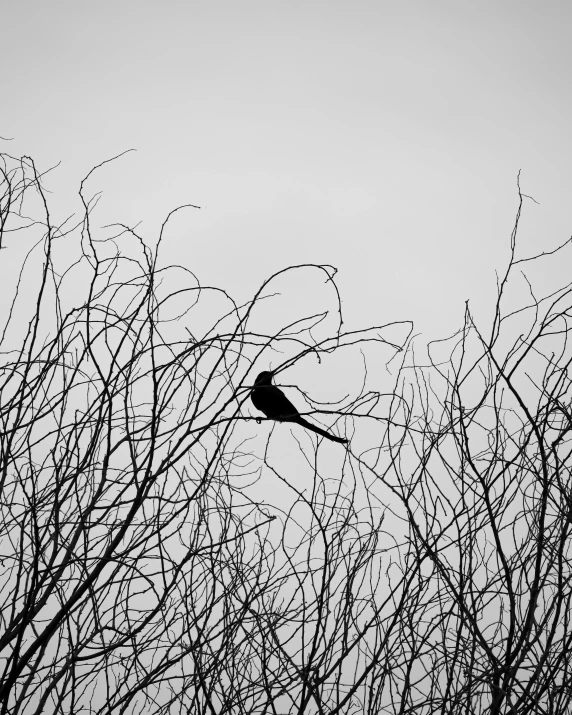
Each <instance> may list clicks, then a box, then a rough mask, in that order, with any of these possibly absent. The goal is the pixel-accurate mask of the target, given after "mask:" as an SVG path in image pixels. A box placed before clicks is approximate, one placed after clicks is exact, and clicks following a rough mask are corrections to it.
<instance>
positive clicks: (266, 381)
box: [250, 371, 348, 444]
mask: <svg viewBox="0 0 572 715" xmlns="http://www.w3.org/2000/svg"><path fill="white" fill-rule="evenodd" d="M250 397H251V399H252V403H253V405H254V406H255V407H256V409H257V410H260V412H262V413H263V414H264V415H265V416H266V417H268V418H269V419H271V420H277V421H278V422H294V423H295V424H298V425H301V426H302V427H305V428H306V429H308V430H311V431H312V432H315V433H316V434H319V435H321V436H322V437H326V438H327V439H331V440H332V442H341V443H343V444H345V443H346V442H347V441H348V440H347V439H343V437H336V435H333V434H330V432H327V431H326V430H324V429H321V428H320V427H316V425H313V424H312V423H311V422H308V420H305V419H304V418H303V417H302V416H301V415H300V413H299V412H298V410H297V409H296V408H295V407H294V405H293V404H292V403H291V402H290V400H289V399H288V398H287V397H286V395H285V394H284V393H283V392H282V390H281V389H280V388H279V387H276V385H273V384H272V373H271V372H268V371H265V372H261V373H260V375H259V376H258V377H257V378H256V380H255V382H254V388H253V390H252V393H251V396H250Z"/></svg>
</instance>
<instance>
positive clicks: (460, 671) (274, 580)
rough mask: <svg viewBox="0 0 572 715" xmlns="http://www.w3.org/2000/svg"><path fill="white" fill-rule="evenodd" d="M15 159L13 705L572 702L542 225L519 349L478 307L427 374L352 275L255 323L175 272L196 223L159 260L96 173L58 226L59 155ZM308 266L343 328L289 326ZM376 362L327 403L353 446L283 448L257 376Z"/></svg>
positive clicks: (8, 501)
mask: <svg viewBox="0 0 572 715" xmlns="http://www.w3.org/2000/svg"><path fill="white" fill-rule="evenodd" d="M2 167H3V170H2V177H3V183H2V190H1V194H0V195H1V196H2V198H1V200H0V221H1V223H0V229H1V230H0V241H1V243H0V245H1V246H2V247H3V248H5V249H6V251H3V252H2V253H1V254H0V256H1V258H2V259H3V260H7V259H6V255H7V254H8V253H9V252H10V251H13V252H14V253H17V251H18V250H22V248H21V247H22V246H25V247H26V248H25V251H26V255H25V258H24V257H23V259H22V261H21V265H22V273H21V274H20V278H19V280H17V281H15V282H14V297H13V301H12V302H11V303H8V304H7V308H6V311H5V318H6V320H5V326H4V327H3V332H2V350H3V352H2V363H1V365H0V369H1V374H0V407H1V418H2V421H1V425H0V431H1V434H0V444H1V450H2V451H1V468H2V469H1V477H0V478H1V480H2V497H1V501H0V510H1V519H0V569H1V581H0V587H1V592H0V657H1V658H2V661H1V663H0V668H1V673H2V675H1V685H0V702H2V712H3V713H8V712H9V713H14V714H16V713H26V715H27V714H28V713H39V712H54V713H56V712H61V713H80V712H82V713H84V712H94V713H107V712H122V713H123V712H126V713H139V712H146V711H149V712H154V713H174V712H193V713H195V712H196V713H233V714H234V713H245V714H246V713H249V714H250V713H285V712H292V713H294V712H296V713H302V712H304V713H336V712H339V713H371V714H373V713H380V712H386V713H405V712H413V711H415V712H420V713H434V712H438V711H440V712H444V713H457V712H458V713H461V712H464V713H465V712H471V713H480V712H490V713H505V712H506V713H531V712H538V713H565V712H567V711H568V709H569V707H570V692H571V690H570V687H571V683H570V677H569V675H568V673H569V671H570V667H569V662H568V660H569V652H570V648H569V644H570V638H571V636H570V628H569V616H570V593H571V590H570V567H569V553H568V540H569V534H570V524H571V522H572V516H571V514H572V511H571V509H572V495H571V494H570V436H569V435H570V431H571V420H572V414H571V406H570V403H571V396H570V381H569V374H568V370H569V365H570V348H569V345H568V342H567V332H568V320H569V319H570V308H571V306H570V297H571V291H570V286H566V287H564V288H563V289H562V290H559V291H555V292H554V293H553V294H552V295H551V296H548V297H546V298H543V299H536V298H534V297H531V299H530V301H529V303H528V304H527V305H523V306H521V308H520V309H519V310H518V311H512V313H510V312H509V313H508V314H507V312H506V311H505V309H504V300H505V295H506V292H507V291H508V290H509V289H510V286H511V285H512V275H513V273H514V268H515V266H517V265H518V264H519V263H522V259H520V260H519V259H518V258H517V257H516V229H517V226H518V217H519V216H520V208H519V214H518V217H517V224H516V226H515V231H514V233H513V238H512V246H511V248H512V253H511V259H510V262H509V266H508V269H507V271H506V275H505V276H504V277H503V279H502V280H501V281H500V283H499V295H498V301H497V310H496V315H495V316H494V320H493V325H492V330H489V331H488V333H486V334H485V332H484V331H482V330H481V329H480V328H479V327H478V326H477V325H476V324H475V322H474V320H473V318H472V315H471V313H470V311H469V310H468V308H467V312H466V317H465V324H464V326H463V328H462V330H461V331H460V332H459V333H458V335H457V336H455V337H454V338H452V339H451V340H450V341H449V343H446V342H445V343H441V344H440V345H439V346H430V349H429V353H428V355H429V359H428V360H427V361H425V363H424V364H423V362H424V361H420V360H418V359H417V358H416V353H415V351H414V345H413V342H412V341H411V333H410V326H409V324H406V323H403V324H397V323H396V324H390V325H385V326H381V327H375V328H370V329H367V330H360V331H349V332H348V331H345V330H344V329H343V322H342V319H341V316H342V313H341V300H340V297H339V295H338V292H337V288H336V285H335V270H334V269H333V268H331V267H329V266H298V267H290V268H287V269H285V271H281V272H280V273H278V274H275V275H274V276H272V277H271V278H270V279H269V280H268V281H267V282H265V283H264V285H263V286H262V287H261V288H260V290H258V291H257V292H256V293H255V294H254V296H253V298H252V299H251V300H250V301H249V302H247V303H246V304H244V305H237V304H236V303H235V302H234V301H233V300H232V299H231V297H230V296H229V295H227V294H226V293H225V292H224V291H221V290H218V289H214V288H209V287H205V286H202V285H201V284H200V283H199V281H198V280H197V278H196V277H195V276H194V275H193V274H192V273H190V271H189V270H188V269H185V268H183V267H181V266H171V267H163V266H162V265H161V263H160V260H159V256H160V248H161V243H162V241H163V240H164V233H165V230H166V226H167V221H168V218H167V221H166V222H165V224H164V225H163V228H162V230H161V232H160V236H159V237H158V239H157V240H156V241H155V244H154V246H153V248H151V246H150V244H148V242H146V241H145V240H144V239H143V237H142V236H140V235H139V234H138V233H137V232H136V230H135V229H132V228H130V227H128V226H122V225H115V226H113V227H108V228H107V229H100V228H97V229H95V228H94V225H93V224H94V215H95V214H94V209H95V203H96V202H95V201H93V200H89V199H88V198H87V196H88V194H87V186H88V183H86V182H83V183H82V187H81V194H80V195H81V198H82V201H83V207H84V212H83V216H82V217H81V221H80V222H79V223H77V224H74V223H73V220H72V219H70V220H69V221H67V222H64V223H63V224H61V225H57V223H54V222H53V221H52V218H51V216H50V211H49V207H48V201H47V194H46V191H45V189H44V187H43V177H42V176H41V175H40V174H39V172H38V171H37V170H36V167H35V165H34V163H33V162H32V161H31V160H29V159H26V158H24V159H22V160H16V159H13V158H11V157H9V156H6V155H5V156H4V157H3V164H2ZM521 201H522V196H521ZM28 216H33V218H28ZM36 234H37V235H36ZM28 237H31V239H30V238H28ZM29 240H36V241H37V242H36V244H35V245H34V246H32V247H31V248H30V249H29V250H28V241H29ZM565 250H566V249H565V248H564V247H560V248H559V249H558V251H557V253H556V255H557V256H558V255H563V253H564V251H565ZM534 260H547V261H549V260H552V259H551V257H550V256H548V255H546V256H544V255H543V256H539V257H536V258H534ZM298 275H303V276H304V280H308V278H307V276H308V275H311V276H314V278H316V277H317V279H318V280H320V276H322V277H323V279H324V280H325V281H326V283H325V288H326V289H327V290H328V291H329V295H330V297H331V299H330V302H329V305H328V307H327V311H326V310H324V311H323V312H316V313H315V314H307V313H304V314H301V315H296V317H295V318H294V319H290V318H288V319H285V320H284V321H283V322H282V323H281V324H280V325H276V317H275V316H274V314H272V318H273V320H274V324H273V326H272V329H271V330H267V329H266V330H264V329H262V328H261V327H260V326H261V325H263V324H264V319H259V316H260V315H262V316H263V318H264V316H265V315H266V317H267V314H265V313H264V309H265V308H264V307H265V306H266V305H267V304H268V301H270V300H271V298H269V296H271V295H272V294H273V292H274V290H275V288H274V286H276V285H280V287H281V289H282V290H284V286H286V289H285V290H286V291H288V289H289V288H288V286H289V285H290V286H292V290H295V288H296V285H297V281H298V280H299V279H298V278H297V276H298ZM289 277H292V279H293V280H292V282H291V283H290V284H289V283H288V279H289ZM531 295H532V291H531ZM221 306H222V307H221ZM334 319H335V326H334V327H333V328H331V326H332V325H333V322H332V321H333V320H334ZM513 325H515V326H516V338H514V335H513V328H512V326H513ZM511 335H513V338H511ZM448 344H450V345H451V347H450V349H448V348H447V345H448ZM378 348H379V349H378ZM437 348H439V349H440V352H443V350H444V351H445V356H444V357H443V356H440V357H436V353H435V350H436V349H437ZM356 350H363V351H365V352H364V355H365V357H366V363H365V365H366V367H368V368H369V371H370V372H372V368H373V367H375V365H373V364H372V362H371V361H372V360H379V361H383V362H388V363H389V369H391V370H393V371H394V372H395V377H394V378H393V383H392V387H391V389H389V390H384V391H383V393H382V392H381V391H377V392H376V391H368V390H367V388H366V387H365V383H366V381H365V380H364V387H363V389H362V390H361V391H360V392H359V393H358V394H356V395H353V396H351V397H347V398H344V399H342V400H341V401H340V402H339V403H336V404H327V405H324V404H318V403H316V402H312V401H311V400H310V398H309V397H308V399H307V404H308V405H309V407H308V410H307V411H308V412H310V413H311V414H313V416H314V417H318V418H320V419H322V418H323V420H324V421H325V422H327V423H328V424H329V425H330V427H332V426H334V423H335V427H334V428H335V429H339V430H340V431H342V432H343V433H344V434H347V435H348V436H350V437H351V438H352V441H351V444H350V446H349V449H347V450H346V449H345V448H343V447H340V446H339V445H335V446H334V445H332V444H329V445H327V446H326V445H323V446H322V443H321V440H318V439H317V438H315V437H313V436H309V435H307V434H304V433H301V432H300V431H299V432H295V431H294V430H293V431H292V434H291V436H290V439H291V444H292V445H294V446H295V450H294V451H293V453H291V454H287V455H285V454H284V450H283V449H281V448H280V444H279V443H277V440H276V434H275V431H273V430H271V431H270V432H269V436H268V438H267V440H266V442H265V443H264V442H261V441H260V434H261V433H264V434H266V433H267V432H268V430H266V429H265V430H262V428H261V427H258V425H256V423H255V422H254V418H255V415H254V413H253V411H252V410H251V409H250V408H249V407H248V402H247V401H248V397H249V390H250V386H251V385H252V384H253V380H254V377H255V376H256V374H257V372H258V371H260V370H261V369H266V368H267V367H268V364H269V362H270V361H271V360H273V361H274V362H278V363H279V364H278V365H275V364H274V365H273V369H276V370H277V372H278V373H279V374H280V375H281V376H285V375H287V373H286V372H283V370H285V369H286V368H288V367H291V366H293V365H295V364H297V363H299V361H300V360H302V359H304V358H307V357H309V356H312V357H313V358H316V357H317V358H318V359H320V360H323V361H324V363H326V362H328V361H335V360H336V359H338V358H337V357H336V356H338V355H343V354H344V351H356ZM372 350H377V353H375V352H372ZM397 359H399V360H400V361H401V362H400V363H399V365H398V364H397V363H396V360H397ZM368 360H369V361H370V362H369V366H368ZM366 374H367V370H366V369H364V376H365V375H366ZM335 398H336V399H337V398H339V395H335ZM286 429H287V428H286ZM298 474H301V475H302V478H301V479H297V478H295V477H296V475H298ZM270 482H271V483H272V484H273V485H274V486H275V488H276V490H277V491H276V492H275V493H268V492H269V490H268V483H270ZM300 485H303V486H300Z"/></svg>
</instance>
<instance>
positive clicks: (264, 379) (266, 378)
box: [254, 370, 274, 385]
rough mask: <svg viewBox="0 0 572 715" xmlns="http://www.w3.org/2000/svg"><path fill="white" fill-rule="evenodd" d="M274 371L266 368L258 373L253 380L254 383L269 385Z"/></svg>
mask: <svg viewBox="0 0 572 715" xmlns="http://www.w3.org/2000/svg"><path fill="white" fill-rule="evenodd" d="M273 374H274V373H272V372H269V371H268V370H265V371H264V372H261V373H260V375H259V376H258V377H257V378H256V380H255V381H254V384H255V385H271V384H272V375H273Z"/></svg>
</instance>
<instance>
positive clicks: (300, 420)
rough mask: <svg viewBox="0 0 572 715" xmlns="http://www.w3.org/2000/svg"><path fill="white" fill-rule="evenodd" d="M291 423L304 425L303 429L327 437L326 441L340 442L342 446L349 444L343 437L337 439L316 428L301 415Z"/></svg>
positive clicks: (329, 433) (333, 435)
mask: <svg viewBox="0 0 572 715" xmlns="http://www.w3.org/2000/svg"><path fill="white" fill-rule="evenodd" d="M289 421H291V422H296V424H299V425H302V427H305V428H306V429H309V430H311V431H312V432H315V433H316V434H319V435H322V437H325V438H326V439H331V440H332V442H340V443H341V444H347V442H348V440H347V439H344V438H343V437H336V435H335V434H332V433H331V432H327V431H326V430H325V429H321V428H320V427H316V425H313V424H312V423H311V422H308V421H307V420H305V419H304V418H303V417H300V415H297V416H296V417H295V418H294V419H292V420H289Z"/></svg>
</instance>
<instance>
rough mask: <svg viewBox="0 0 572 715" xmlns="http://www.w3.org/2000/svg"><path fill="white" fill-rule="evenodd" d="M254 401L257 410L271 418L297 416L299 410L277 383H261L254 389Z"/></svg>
mask: <svg viewBox="0 0 572 715" xmlns="http://www.w3.org/2000/svg"><path fill="white" fill-rule="evenodd" d="M252 402H253V404H254V406H255V407H256V409H257V410H260V411H261V412H263V413H264V414H265V415H266V417H270V419H274V420H278V419H288V418H289V417H295V416H296V415H297V414H298V410H297V409H296V408H295V407H294V405H293V404H292V403H291V402H290V400H289V399H288V398H287V397H286V395H285V394H284V393H283V392H282V390H281V389H280V388H278V387H276V386H275V385H260V386H259V387H256V388H255V389H254V390H253V391H252Z"/></svg>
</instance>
